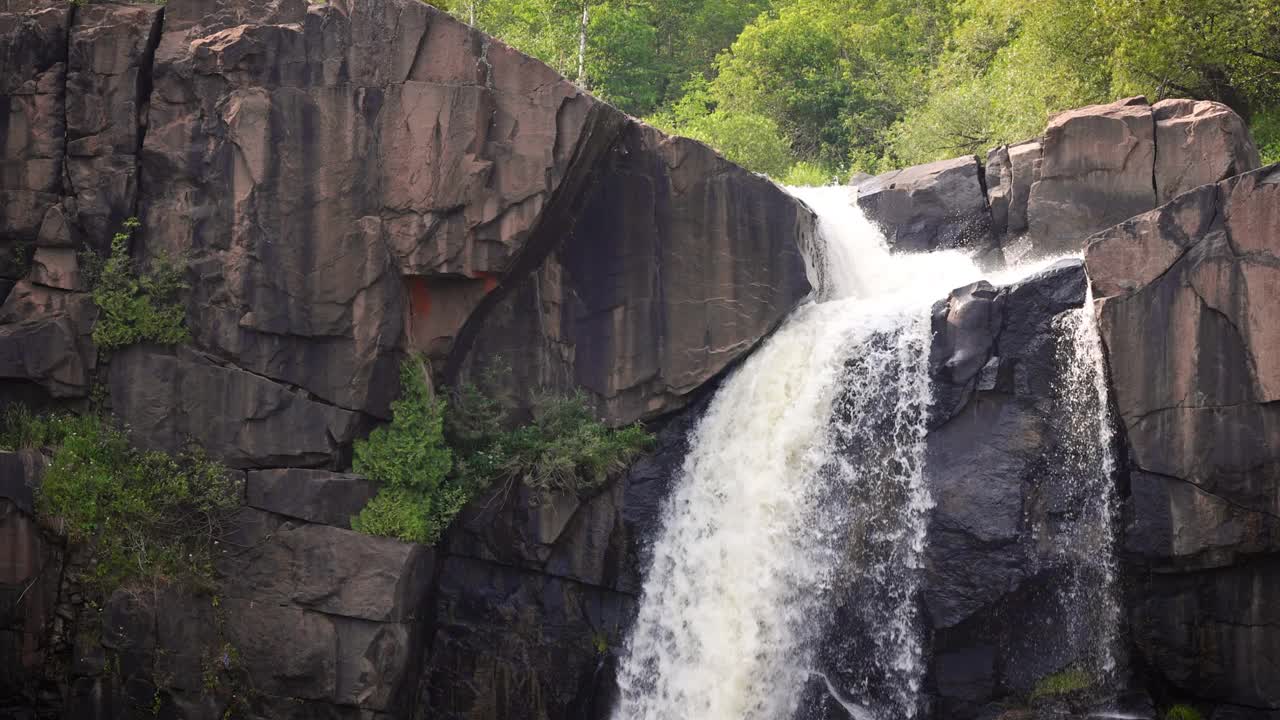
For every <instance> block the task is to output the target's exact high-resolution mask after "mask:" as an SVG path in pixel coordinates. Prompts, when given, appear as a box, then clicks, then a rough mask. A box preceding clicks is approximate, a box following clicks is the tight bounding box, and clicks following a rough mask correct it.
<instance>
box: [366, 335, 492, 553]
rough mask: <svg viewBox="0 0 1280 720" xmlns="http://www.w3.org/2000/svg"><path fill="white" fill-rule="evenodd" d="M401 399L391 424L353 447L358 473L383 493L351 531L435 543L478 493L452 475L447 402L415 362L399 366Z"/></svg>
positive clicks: (418, 363) (369, 505)
mask: <svg viewBox="0 0 1280 720" xmlns="http://www.w3.org/2000/svg"><path fill="white" fill-rule="evenodd" d="M400 388H401V397H400V399H399V400H396V401H395V402H394V403H392V405H391V423H390V424H388V425H384V426H382V427H379V428H377V429H375V430H374V431H373V432H372V433H370V434H369V437H368V438H367V439H365V440H359V441H356V443H355V462H354V464H353V467H354V469H355V471H356V472H358V473H360V474H362V475H364V476H365V477H368V478H371V479H373V480H377V481H378V482H379V483H381V486H382V488H381V490H380V491H379V492H378V495H377V497H375V498H374V499H373V500H372V501H371V502H370V503H369V504H368V505H367V506H366V507H365V508H364V510H363V511H361V513H360V514H359V515H358V516H356V517H355V518H352V522H351V527H352V528H353V529H355V530H358V531H360V532H364V533H369V534H371V535H385V536H388V537H396V538H400V539H401V540H406V541H411V542H421V543H426V544H431V543H434V542H435V541H436V539H437V538H439V537H440V533H441V532H442V531H443V530H444V529H445V527H446V526H448V524H449V521H450V520H451V519H453V516H454V515H456V514H458V511H459V510H461V509H462V506H463V505H466V504H467V501H468V500H470V499H471V497H472V496H473V495H474V493H475V488H474V487H472V486H469V485H467V484H466V483H463V482H461V481H460V479H459V478H457V476H451V475H450V470H452V469H453V451H452V450H450V449H449V446H448V444H446V443H445V440H444V408H445V403H444V401H443V400H441V399H439V398H437V397H435V396H434V394H433V393H432V392H431V386H430V385H429V384H428V380H427V370H426V367H425V366H424V364H423V363H421V362H419V361H417V360H410V361H407V362H405V363H404V364H403V365H402V366H401V367H400Z"/></svg>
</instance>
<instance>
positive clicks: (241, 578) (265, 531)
mask: <svg viewBox="0 0 1280 720" xmlns="http://www.w3.org/2000/svg"><path fill="white" fill-rule="evenodd" d="M238 523H239V525H240V528H239V530H238V532H237V534H236V535H235V536H234V537H233V538H232V539H231V541H230V542H231V548H232V549H230V550H228V551H227V552H226V554H225V555H224V557H223V558H222V559H221V560H220V564H219V569H220V571H221V572H222V573H223V575H224V576H225V577H226V580H225V582H224V583H223V592H224V593H225V595H226V596H227V597H234V598H241V599H244V600H255V601H258V602H274V603H276V604H280V605H287V604H292V605H297V606H299V607H301V608H305V609H308V610H315V611H318V612H323V613H325V614H327V615H337V616H342V617H350V618H357V619H362V620H371V621H376V622H406V621H411V620H414V619H416V618H419V617H421V616H423V615H424V613H425V612H426V609H425V604H426V600H427V597H428V593H429V591H430V587H431V579H432V577H433V575H434V563H435V556H434V554H433V552H432V551H431V550H430V549H429V548H426V547H424V546H422V545H416V544H412V543H403V542H399V541H396V540H392V539H390V538H380V537H372V536H369V535H363V534H360V533H357V532H354V531H352V530H344V529H341V528H335V527H331V526H328V525H316V524H311V523H300V522H295V521H291V520H286V519H284V518H279V517H276V516H273V515H271V514H269V513H264V512H261V511H257V510H248V509H246V510H244V511H242V512H241V513H240V516H239V518H238Z"/></svg>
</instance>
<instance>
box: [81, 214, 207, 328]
mask: <svg viewBox="0 0 1280 720" xmlns="http://www.w3.org/2000/svg"><path fill="white" fill-rule="evenodd" d="M138 226H139V223H138V220H137V218H129V219H128V220H126V221H125V223H124V229H123V230H122V231H121V232H118V233H116V234H115V237H113V238H112V239H111V252H110V254H108V255H107V258H106V260H105V261H104V260H101V259H99V258H98V256H96V255H94V254H93V253H84V254H83V255H82V256H81V259H82V265H83V267H84V269H85V274H86V277H87V279H88V281H89V284H90V287H92V289H93V302H94V304H95V305H97V306H98V322H97V324H96V325H95V326H94V328H93V342H94V343H95V344H96V345H97V346H98V347H99V348H101V349H103V350H115V349H117V348H122V347H125V346H128V345H133V344H135V343H140V342H153V343H159V344H161V345H177V344H180V343H183V342H186V341H187V339H188V334H187V329H186V328H185V327H184V326H183V319H184V318H185V316H186V312H185V310H184V309H183V307H182V302H181V294H182V291H183V290H185V289H186V288H187V284H186V283H185V282H184V281H183V279H182V268H181V267H180V266H179V264H178V263H177V262H175V261H174V260H173V259H171V258H169V257H166V256H164V255H159V256H157V257H155V258H154V259H153V260H152V261H151V263H150V264H149V266H148V267H145V268H144V267H142V266H140V265H139V264H137V263H135V262H134V261H133V259H132V258H131V257H130V256H129V242H130V240H131V239H132V238H133V232H134V231H135V230H137V228H138Z"/></svg>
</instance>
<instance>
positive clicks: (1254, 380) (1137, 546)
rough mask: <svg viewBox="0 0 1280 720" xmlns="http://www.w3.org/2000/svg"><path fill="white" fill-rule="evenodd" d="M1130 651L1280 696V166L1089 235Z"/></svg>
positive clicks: (1193, 674) (1250, 698)
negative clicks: (1118, 480) (1119, 452)
mask: <svg viewBox="0 0 1280 720" xmlns="http://www.w3.org/2000/svg"><path fill="white" fill-rule="evenodd" d="M1086 260H1087V262H1088V266H1089V271H1090V275H1091V277H1093V279H1094V283H1095V287H1096V289H1097V292H1098V295H1099V296H1100V297H1101V299H1100V301H1099V307H1098V316H1099V320H1100V327H1101V332H1102V337H1103V339H1104V341H1105V342H1106V345H1107V349H1108V357H1109V362H1110V369H1111V377H1112V383H1113V387H1114V392H1115V401H1116V406H1117V408H1118V410H1119V414H1120V418H1121V420H1122V423H1123V425H1124V429H1125V431H1126V435H1127V439H1128V447H1129V468H1130V472H1129V483H1130V485H1131V488H1132V497H1131V498H1130V500H1129V503H1128V507H1127V508H1126V514H1125V523H1126V527H1125V546H1124V550H1125V551H1126V554H1127V559H1128V560H1129V561H1130V563H1131V564H1132V566H1133V567H1134V573H1135V580H1134V584H1135V587H1134V588H1133V590H1132V595H1133V598H1132V607H1131V622H1132V625H1133V635H1134V641H1135V645H1136V647H1137V651H1138V653H1139V654H1140V656H1141V657H1142V659H1143V660H1144V661H1145V662H1146V663H1147V664H1148V665H1149V666H1150V668H1151V670H1152V672H1153V673H1154V674H1155V675H1156V676H1157V677H1158V678H1159V680H1160V681H1161V682H1163V683H1165V684H1167V685H1168V686H1169V687H1170V688H1172V689H1173V691H1174V692H1178V693H1184V694H1186V695H1188V696H1191V697H1197V698H1202V699H1204V700H1209V701H1216V702H1221V703H1226V704H1229V705H1238V706H1242V707H1244V708H1253V709H1257V710H1270V711H1276V710H1277V709H1280V674H1277V673H1276V672H1275V662H1274V659H1275V658H1276V657H1278V656H1280V618H1277V616H1276V614H1275V603H1274V602H1271V600H1270V598H1271V597H1273V595H1274V593H1275V592H1276V588H1277V587H1278V585H1277V583H1280V574H1278V572H1277V564H1276V560H1277V557H1280V324H1278V323H1277V321H1276V299H1275V298H1276V297H1277V295H1276V294H1277V292H1278V291H1280V167H1277V166H1270V167H1267V168H1263V169H1260V170H1257V171H1254V172H1250V173H1247V174H1243V175H1238V176H1236V177H1232V178H1230V179H1227V180H1224V181H1222V182H1219V183H1217V184H1215V185H1209V186H1204V187H1200V188H1197V189H1195V190H1193V191H1191V192H1189V193H1186V194H1184V195H1181V196H1179V197H1177V198H1176V199H1174V200H1173V201H1172V202H1170V203H1168V204H1167V205H1164V206H1162V207H1160V208H1158V209H1156V210H1154V211H1152V212H1149V213H1146V214H1144V215H1141V216H1138V217H1135V218H1133V219H1131V220H1129V221H1128V222H1125V223H1122V224H1121V225H1118V226H1116V227H1114V228H1111V229H1109V230H1106V231H1104V232H1102V233H1099V234H1098V235H1095V236H1094V237H1093V238H1092V239H1091V241H1090V244H1089V249H1088V254H1087V256H1086Z"/></svg>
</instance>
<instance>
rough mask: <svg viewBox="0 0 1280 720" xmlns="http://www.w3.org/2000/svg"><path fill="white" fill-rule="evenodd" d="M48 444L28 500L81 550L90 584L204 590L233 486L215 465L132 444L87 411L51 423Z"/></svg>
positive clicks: (234, 503) (234, 498)
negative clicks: (48, 454) (52, 437)
mask: <svg viewBox="0 0 1280 720" xmlns="http://www.w3.org/2000/svg"><path fill="white" fill-rule="evenodd" d="M55 427H56V428H57V430H56V432H57V434H59V435H60V436H59V437H57V443H58V445H57V447H56V448H55V449H54V451H53V458H52V460H51V461H50V463H49V467H48V469H47V470H46V472H45V475H44V480H43V481H42V483H41V485H40V488H39V490H38V493H37V498H36V509H37V511H38V512H39V513H41V514H42V515H46V516H49V517H53V518H59V519H61V520H62V521H63V523H64V524H65V529H66V532H67V535H68V537H69V538H70V539H71V541H72V542H75V543H79V544H83V545H84V546H85V547H87V548H88V550H89V553H90V557H91V559H92V563H91V565H92V568H93V577H92V580H93V581H94V582H96V584H97V585H98V587H99V589H101V590H103V591H110V590H112V589H114V588H117V587H121V586H125V585H138V584H142V585H147V584H152V585H158V584H164V583H168V582H175V581H176V582H184V583H190V584H191V585H193V586H195V587H205V586H208V585H209V584H210V583H211V580H212V576H213V557H214V552H215V551H216V549H217V544H218V542H219V539H220V538H221V537H222V535H223V528H224V524H225V523H226V521H227V520H228V519H229V518H230V515H231V513H232V512H233V511H234V510H235V509H236V508H237V507H239V505H240V486H239V483H238V482H236V481H235V480H234V479H233V478H232V477H231V476H230V475H229V474H228V472H227V470H226V469H225V468H224V467H223V466H222V465H220V464H218V463H217V462H214V461H212V460H210V459H208V458H207V457H205V456H204V455H203V454H202V453H200V452H198V451H193V452H189V453H186V454H184V455H182V456H179V457H174V456H171V455H169V454H167V453H163V452H158V451H143V450H138V449H136V448H134V447H132V446H131V445H130V444H129V441H128V438H127V437H126V436H125V434H124V433H123V432H121V431H120V430H118V429H116V428H114V427H112V426H111V425H110V424H109V423H107V422H106V421H104V420H103V419H101V418H99V417H97V416H94V415H84V416H78V417H72V416H67V417H64V418H61V419H59V420H57V421H56V423H55Z"/></svg>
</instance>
